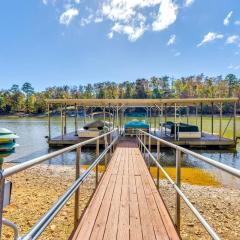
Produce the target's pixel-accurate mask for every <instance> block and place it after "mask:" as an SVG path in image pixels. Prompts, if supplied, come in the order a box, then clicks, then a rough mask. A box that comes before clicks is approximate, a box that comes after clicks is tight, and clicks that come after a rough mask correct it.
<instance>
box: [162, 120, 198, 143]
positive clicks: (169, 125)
mask: <svg viewBox="0 0 240 240" xmlns="http://www.w3.org/2000/svg"><path fill="white" fill-rule="evenodd" d="M163 127H165V129H166V130H167V131H166V133H168V134H169V135H170V136H173V135H175V124H174V122H170V121H169V122H166V123H164V124H163ZM176 134H177V137H178V139H180V138H201V132H200V131H199V128H198V126H196V125H190V124H186V123H176Z"/></svg>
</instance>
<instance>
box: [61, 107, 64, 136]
mask: <svg viewBox="0 0 240 240" xmlns="http://www.w3.org/2000/svg"><path fill="white" fill-rule="evenodd" d="M61 135H62V140H63V135H64V129H63V106H62V105H61Z"/></svg>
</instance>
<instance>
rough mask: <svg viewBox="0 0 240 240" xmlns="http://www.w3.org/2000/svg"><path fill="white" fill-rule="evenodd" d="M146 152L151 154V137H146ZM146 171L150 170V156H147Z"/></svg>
mask: <svg viewBox="0 0 240 240" xmlns="http://www.w3.org/2000/svg"><path fill="white" fill-rule="evenodd" d="M148 150H149V152H151V136H150V135H149V136H148ZM148 169H149V170H150V154H148Z"/></svg>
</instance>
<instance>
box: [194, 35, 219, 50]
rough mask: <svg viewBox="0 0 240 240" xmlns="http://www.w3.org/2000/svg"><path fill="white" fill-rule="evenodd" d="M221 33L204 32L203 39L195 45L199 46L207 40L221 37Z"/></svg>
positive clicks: (210, 40)
mask: <svg viewBox="0 0 240 240" xmlns="http://www.w3.org/2000/svg"><path fill="white" fill-rule="evenodd" d="M222 38H223V35H222V34H218V33H215V32H209V33H208V34H206V35H205V36H204V38H203V40H202V41H201V42H200V43H199V44H198V45H197V47H201V46H202V45H204V44H206V43H208V42H212V41H214V40H216V39H222Z"/></svg>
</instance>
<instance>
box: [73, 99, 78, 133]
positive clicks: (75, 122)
mask: <svg viewBox="0 0 240 240" xmlns="http://www.w3.org/2000/svg"><path fill="white" fill-rule="evenodd" d="M77 115H78V113H77V104H76V103H75V116H74V125H75V136H77V128H78V127H77Z"/></svg>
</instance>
